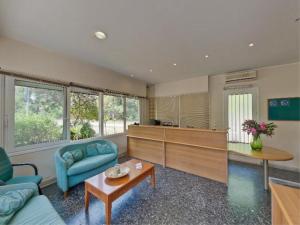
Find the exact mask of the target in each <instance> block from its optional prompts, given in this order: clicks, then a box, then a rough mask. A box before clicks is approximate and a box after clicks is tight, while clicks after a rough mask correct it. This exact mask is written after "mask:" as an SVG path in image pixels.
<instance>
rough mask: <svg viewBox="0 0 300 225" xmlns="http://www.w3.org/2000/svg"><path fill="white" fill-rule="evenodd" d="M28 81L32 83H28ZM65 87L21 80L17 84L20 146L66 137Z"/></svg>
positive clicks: (16, 135) (16, 140)
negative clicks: (64, 125) (64, 117)
mask: <svg viewBox="0 0 300 225" xmlns="http://www.w3.org/2000/svg"><path fill="white" fill-rule="evenodd" d="M26 84H28V86H26ZM63 116H64V91H63V88H54V89H51V86H47V85H41V87H39V85H38V84H35V85H33V84H31V83H28V82H18V81H16V85H15V129H14V143H15V146H16V147H20V146H25V145H32V144H40V143H47V142H54V141H58V140H63V139H64V138H65V137H64V131H63Z"/></svg>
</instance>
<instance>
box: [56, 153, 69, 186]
mask: <svg viewBox="0 0 300 225" xmlns="http://www.w3.org/2000/svg"><path fill="white" fill-rule="evenodd" d="M54 161H55V170H56V180H57V185H58V187H60V189H61V190H62V191H64V192H66V191H67V190H68V176H67V170H68V167H67V163H66V161H65V160H64V159H63V158H62V157H61V154H60V150H58V151H56V152H55V155H54Z"/></svg>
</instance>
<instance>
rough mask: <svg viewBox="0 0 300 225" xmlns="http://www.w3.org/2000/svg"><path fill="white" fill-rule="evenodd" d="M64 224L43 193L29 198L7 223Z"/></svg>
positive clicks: (23, 224) (10, 224) (18, 224)
mask: <svg viewBox="0 0 300 225" xmlns="http://www.w3.org/2000/svg"><path fill="white" fill-rule="evenodd" d="M33 224H34V225H50V224H52V225H65V223H64V221H63V220H62V219H61V218H60V216H59V215H58V214H57V212H56V211H55V209H54V208H53V206H52V205H51V203H50V202H49V200H48V198H47V197H46V196H44V195H40V196H36V197H33V198H31V199H30V200H29V201H28V202H27V203H26V205H25V206H24V207H23V208H22V209H21V210H20V211H18V212H17V213H16V214H15V216H14V217H13V218H12V220H11V221H10V223H9V225H33Z"/></svg>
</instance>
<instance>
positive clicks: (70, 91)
mask: <svg viewBox="0 0 300 225" xmlns="http://www.w3.org/2000/svg"><path fill="white" fill-rule="evenodd" d="M68 89H69V91H68V96H67V99H68V102H67V109H68V110H67V111H68V116H67V118H68V120H67V124H68V127H67V128H68V129H67V132H68V139H67V141H69V142H72V143H81V142H83V141H92V140H95V139H97V138H100V137H104V136H103V135H102V127H101V126H102V125H101V124H102V103H101V102H102V101H101V98H102V93H101V92H97V91H92V90H88V89H83V88H77V87H70V88H68ZM72 92H77V93H82V94H89V95H96V96H98V104H99V112H98V120H99V133H98V134H97V135H95V136H94V137H90V138H84V139H79V140H71V131H70V128H71V112H70V109H71V93H72Z"/></svg>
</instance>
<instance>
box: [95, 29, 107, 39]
mask: <svg viewBox="0 0 300 225" xmlns="http://www.w3.org/2000/svg"><path fill="white" fill-rule="evenodd" d="M95 36H96V38H98V39H100V40H104V39H105V38H106V34H105V33H104V32H102V31H96V32H95Z"/></svg>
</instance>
